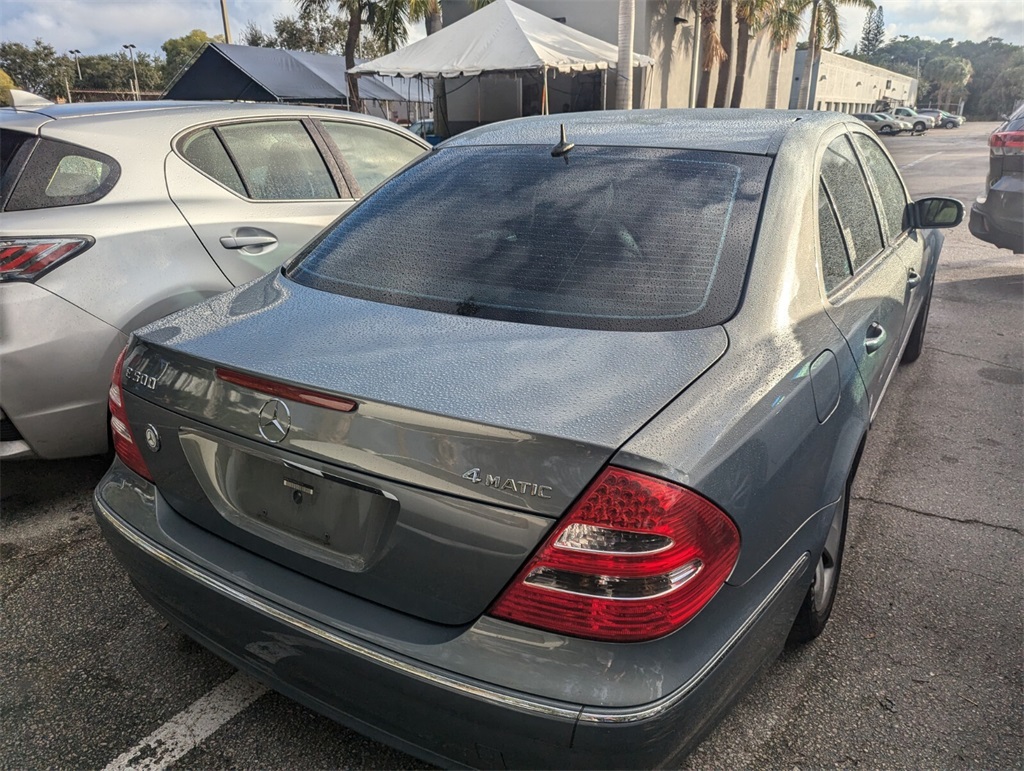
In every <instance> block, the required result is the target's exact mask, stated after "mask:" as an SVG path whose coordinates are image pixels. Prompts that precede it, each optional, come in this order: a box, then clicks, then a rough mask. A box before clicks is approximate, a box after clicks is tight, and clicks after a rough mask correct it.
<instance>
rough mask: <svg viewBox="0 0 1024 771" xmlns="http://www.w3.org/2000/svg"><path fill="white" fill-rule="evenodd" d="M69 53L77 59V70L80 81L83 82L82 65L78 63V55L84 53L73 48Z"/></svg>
mask: <svg viewBox="0 0 1024 771" xmlns="http://www.w3.org/2000/svg"><path fill="white" fill-rule="evenodd" d="M68 53H69V54H71V55H72V56H74V57H75V68H76V69H77V70H78V79H79V80H81V79H82V65H81V63H80V62H79V61H78V55H79V54H80V53H82V52H81V51H79V50H78V49H77V48H72V49H71V50H70V51H68Z"/></svg>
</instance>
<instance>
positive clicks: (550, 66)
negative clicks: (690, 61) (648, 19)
mask: <svg viewBox="0 0 1024 771" xmlns="http://www.w3.org/2000/svg"><path fill="white" fill-rule="evenodd" d="M617 61H618V49H617V48H616V47H615V46H614V45H612V44H611V43H606V42H605V41H603V40H600V39H598V38H596V37H591V36H590V35H587V34H585V33H583V32H580V31H579V30H576V29H573V28H572V27H568V26H566V25H565V24H562V23H561V22H557V21H555V20H554V19H549V18H548V17H547V16H544V15H543V14H539V13H537V12H536V11H531V10H530V9H529V8H524V7H523V6H521V5H519V4H517V3H514V2H512V0H495V2H493V3H491V4H490V5H487V6H484V7H483V8H481V9H480V10H479V11H476V12H475V13H471V14H470V15H469V16H467V17H465V18H464V19H461V20H459V21H458V22H456V23H455V24H452V25H451V26H450V27H444V28H443V29H441V30H440V31H439V32H436V33H434V34H433V35H428V36H427V37H425V38H424V39H423V40H419V41H417V42H415V43H413V44H412V45H409V46H406V47H405V48H402V49H400V50H398V51H395V52H394V53H390V54H387V55H386V56H382V57H380V58H379V59H373V60H371V61H368V62H364V63H363V64H360V65H357V66H356V67H353V68H352V69H351V70H350V72H352V73H354V74H356V75H390V76H393V77H404V78H415V77H420V78H436V77H444V78H458V77H473V76H477V75H481V74H484V73H514V72H522V71H527V70H530V71H534V72H536V71H538V70H540V71H549V70H556V71H558V72H564V73H572V72H582V71H585V70H605V69H608V68H609V67H615V65H616V63H617ZM653 64H654V60H653V59H651V58H650V57H649V56H643V55H641V54H634V55H633V65H634V66H637V67H650V66H652V65H653Z"/></svg>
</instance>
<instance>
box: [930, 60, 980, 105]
mask: <svg viewBox="0 0 1024 771" xmlns="http://www.w3.org/2000/svg"><path fill="white" fill-rule="evenodd" d="M924 71H925V75H926V77H927V78H928V79H929V80H931V81H933V82H934V83H936V84H937V85H938V94H936V99H937V101H938V104H939V107H942V106H943V105H949V104H950V103H951V102H953V101H957V102H959V100H960V99H961V97H963V96H965V95H966V87H967V84H968V83H969V82H970V80H971V76H972V75H973V74H974V68H973V67H972V66H971V63H970V62H969V61H968V60H967V59H964V58H962V57H950V56H941V57H939V58H937V59H932V60H931V61H929V62H928V63H927V64H926V65H925V70H924Z"/></svg>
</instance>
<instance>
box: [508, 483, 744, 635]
mask: <svg viewBox="0 0 1024 771" xmlns="http://www.w3.org/2000/svg"><path fill="white" fill-rule="evenodd" d="M739 549H740V537H739V532H738V531H737V530H736V526H735V525H734V524H733V521H732V520H731V519H729V517H728V516H726V514H725V513H724V512H722V511H721V510H720V509H719V508H718V507H716V506H715V505H714V504H712V503H711V502H710V501H708V500H707V499H706V498H703V497H701V496H700V495H698V494H697V493H695V492H693V491H692V490H687V489H686V488H685V487H680V486H679V485H675V484H672V483H670V482H666V481H664V480H661V479H657V478H655V477H649V476H646V475H644V474H639V473H637V472H634V471H626V470H625V469H618V468H608V469H605V471H603V472H602V473H601V475H600V476H598V478H597V479H596V480H595V481H594V482H592V483H591V485H590V487H588V488H587V490H586V492H584V494H583V496H582V497H581V498H580V499H579V500H578V501H577V502H576V504H575V505H574V506H573V508H572V509H571V510H570V511H569V513H568V514H567V515H566V516H565V518H564V519H563V521H562V522H561V523H560V524H559V525H558V527H557V528H556V529H555V530H554V532H553V533H552V534H551V535H550V536H549V537H548V539H547V540H546V541H545V542H544V544H543V545H542V546H541V548H540V550H539V551H538V552H537V554H536V555H535V556H534V557H533V559H531V560H530V562H528V563H527V565H526V567H525V568H523V569H522V570H521V571H520V572H519V575H517V576H516V578H515V580H514V581H513V582H512V585H511V586H509V587H508V589H506V590H505V592H504V593H503V594H502V595H501V596H500V597H499V598H498V600H497V602H495V603H494V605H493V606H492V607H491V609H490V611H489V612H490V614H491V615H492V616H495V617H497V618H502V619H505V620H507V621H514V622H516V623H519V624H525V625H527V626H533V627H538V628H540V629H546V630H549V631H552V632H560V633H564V634H568V635H573V636H575V637H587V638H591V639H595V640H608V641H612V642H635V641H639V640H651V639H654V638H656V637H662V636H663V635H666V634H668V633H669V632H672V631H675V630H676V629H678V628H679V627H681V626H682V625H683V624H685V623H686V622H687V621H689V620H690V619H691V618H693V617H694V616H695V615H696V614H697V613H698V612H699V611H700V610H701V608H703V607H704V606H705V605H707V603H708V602H709V601H710V600H711V598H712V597H714V596H715V594H716V593H717V592H718V590H719V589H720V588H721V587H722V585H723V584H724V583H725V580H726V579H727V578H728V577H729V574H730V573H731V572H732V569H733V567H734V566H735V564H736V558H737V556H738V555H739Z"/></svg>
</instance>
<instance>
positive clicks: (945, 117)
mask: <svg viewBox="0 0 1024 771" xmlns="http://www.w3.org/2000/svg"><path fill="white" fill-rule="evenodd" d="M918 113H920V114H921V115H928V116H930V117H932V118H934V119H935V125H936V126H941V127H942V128H944V129H953V128H959V127H960V126H962V125H964V124H965V123H966V122H967V118H965V117H964V116H963V115H954V114H953V113H951V112H946V111H945V110H936V109H931V108H925V109H922V110H918Z"/></svg>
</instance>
